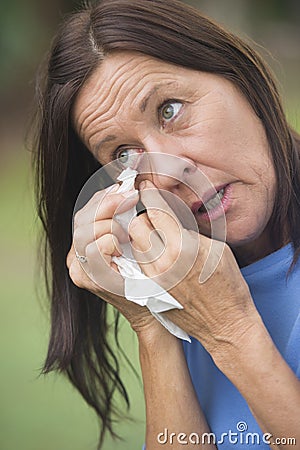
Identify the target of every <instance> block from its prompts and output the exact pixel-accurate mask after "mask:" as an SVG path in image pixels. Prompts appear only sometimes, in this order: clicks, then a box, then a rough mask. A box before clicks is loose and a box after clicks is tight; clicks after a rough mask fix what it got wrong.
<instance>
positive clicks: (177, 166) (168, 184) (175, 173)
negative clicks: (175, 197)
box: [139, 151, 197, 190]
mask: <svg viewBox="0 0 300 450" xmlns="http://www.w3.org/2000/svg"><path fill="white" fill-rule="evenodd" d="M174 153H175V152H174ZM196 170H197V167H196V165H195V163H194V162H193V161H192V160H190V159H189V158H186V157H184V156H180V154H179V152H178V155H176V154H172V153H166V152H157V151H156V152H155V151H148V152H146V153H145V155H144V157H143V163H142V166H141V170H139V173H140V174H141V175H142V174H143V175H144V177H145V178H151V179H152V181H153V183H154V184H155V185H156V186H157V187H158V188H160V189H166V190H172V188H174V187H175V186H178V185H179V184H181V183H184V184H189V177H190V176H191V175H193V174H194V173H195V171H196Z"/></svg>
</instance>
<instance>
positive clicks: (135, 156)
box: [116, 148, 143, 169]
mask: <svg viewBox="0 0 300 450" xmlns="http://www.w3.org/2000/svg"><path fill="white" fill-rule="evenodd" d="M142 153H143V149H141V148H123V149H120V150H119V152H117V155H116V156H117V160H118V162H119V163H120V164H121V165H122V166H123V167H125V168H126V167H130V168H131V169H135V168H136V167H137V165H138V163H139V160H140V158H141V154H142Z"/></svg>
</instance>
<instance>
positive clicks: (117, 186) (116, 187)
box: [105, 184, 120, 194]
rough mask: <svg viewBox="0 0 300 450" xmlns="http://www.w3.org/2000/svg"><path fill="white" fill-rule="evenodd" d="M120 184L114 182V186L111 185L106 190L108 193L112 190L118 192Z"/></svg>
mask: <svg viewBox="0 0 300 450" xmlns="http://www.w3.org/2000/svg"><path fill="white" fill-rule="evenodd" d="M119 187H120V185H119V184H113V185H112V186H109V187H108V188H106V189H105V190H106V192H107V194H108V193H112V192H116V191H117V190H118V189H119Z"/></svg>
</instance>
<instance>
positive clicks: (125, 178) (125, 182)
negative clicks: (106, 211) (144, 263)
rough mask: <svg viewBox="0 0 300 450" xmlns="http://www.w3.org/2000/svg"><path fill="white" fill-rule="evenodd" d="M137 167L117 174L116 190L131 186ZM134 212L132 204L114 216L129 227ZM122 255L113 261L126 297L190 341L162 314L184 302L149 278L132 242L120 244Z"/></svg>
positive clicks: (125, 190) (132, 188)
mask: <svg viewBox="0 0 300 450" xmlns="http://www.w3.org/2000/svg"><path fill="white" fill-rule="evenodd" d="M137 174H138V173H137V171H136V170H133V169H131V168H129V167H128V168H127V169H126V170H124V171H123V172H122V173H121V174H120V176H119V177H118V180H119V181H122V184H121V186H120V187H119V189H118V191H117V192H118V193H122V192H127V191H130V190H134V182H135V179H136V176H137ZM136 214H137V211H136V208H135V207H134V208H132V209H130V210H129V211H126V212H124V213H122V214H118V215H116V216H115V220H116V221H117V222H119V224H120V225H121V226H122V227H123V228H124V229H125V231H128V225H129V223H130V221H131V219H132V218H133V217H135V216H136ZM121 247H122V251H123V254H122V256H118V257H116V256H114V257H113V261H114V262H115V263H116V264H117V265H118V269H119V272H120V274H121V275H122V277H123V278H124V280H125V297H126V298H127V300H130V301H132V302H134V303H137V304H138V305H140V306H146V307H147V308H148V309H149V311H150V312H151V314H152V315H153V316H154V317H155V318H156V319H157V320H158V321H159V322H160V323H161V324H162V325H163V326H164V327H165V328H166V329H167V330H168V331H169V332H170V333H172V334H174V336H176V337H178V338H180V339H184V340H186V341H188V342H191V340H190V338H189V336H188V334H187V333H186V332H185V331H183V330H182V329H181V328H179V327H178V326H177V325H175V324H174V323H173V322H172V321H171V320H169V319H168V318H167V317H165V316H164V315H163V314H161V313H162V312H164V311H169V310H171V309H174V308H177V309H183V306H181V304H180V303H179V302H178V301H177V300H176V299H175V298H174V297H172V295H170V294H169V293H168V292H167V291H165V290H164V289H163V288H162V287H161V286H159V285H158V284H157V283H155V281H153V280H151V279H150V278H148V277H147V276H146V275H144V274H143V272H142V271H141V269H140V266H139V265H138V263H137V262H136V261H135V259H134V256H133V254H132V251H131V245H130V243H129V244H123V245H121Z"/></svg>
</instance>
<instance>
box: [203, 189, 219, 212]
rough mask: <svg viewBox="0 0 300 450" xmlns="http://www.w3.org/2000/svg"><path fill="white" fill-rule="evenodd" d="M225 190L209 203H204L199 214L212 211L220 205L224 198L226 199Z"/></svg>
mask: <svg viewBox="0 0 300 450" xmlns="http://www.w3.org/2000/svg"><path fill="white" fill-rule="evenodd" d="M224 194H225V189H221V190H220V191H219V192H217V193H216V195H215V196H214V197H213V198H211V199H210V200H209V201H208V202H206V203H204V205H202V206H201V208H199V212H205V211H211V210H212V209H214V208H216V207H217V206H219V205H220V202H221V200H222V198H223V197H224Z"/></svg>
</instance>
